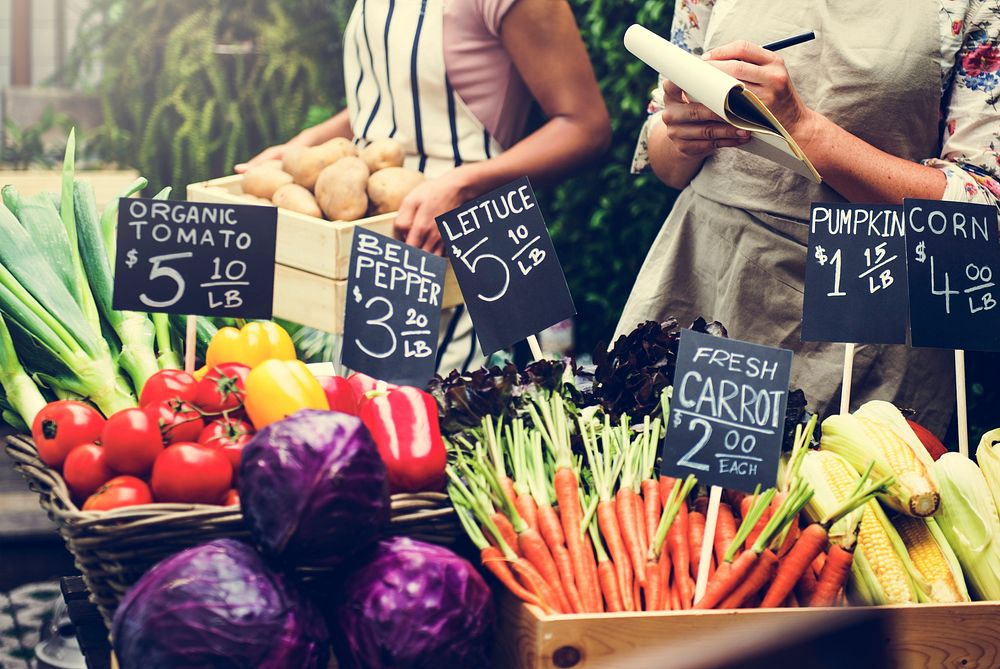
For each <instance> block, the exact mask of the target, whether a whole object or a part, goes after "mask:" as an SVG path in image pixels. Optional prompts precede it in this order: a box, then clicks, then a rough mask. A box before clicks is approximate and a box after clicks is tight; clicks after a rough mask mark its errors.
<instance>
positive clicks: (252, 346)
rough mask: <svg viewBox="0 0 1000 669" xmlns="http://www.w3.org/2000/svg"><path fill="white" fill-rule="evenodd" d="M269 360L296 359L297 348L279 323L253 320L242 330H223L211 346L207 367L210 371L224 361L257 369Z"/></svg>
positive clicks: (221, 329)
mask: <svg viewBox="0 0 1000 669" xmlns="http://www.w3.org/2000/svg"><path fill="white" fill-rule="evenodd" d="M270 358H276V359H278V360H295V345H294V344H293V343H292V338H291V337H290V336H288V333H287V332H285V330H284V328H282V327H281V326H280V325H278V324H277V323H272V322H270V321H254V322H252V323H247V324H246V325H244V326H243V327H242V328H241V329H239V330H237V329H236V328H232V327H224V328H220V329H219V331H218V332H216V333H215V335H214V336H213V337H212V341H210V342H209V343H208V351H207V352H206V353H205V365H206V366H207V367H208V368H209V369H211V368H212V367H214V366H215V365H219V364H222V363H224V362H240V363H243V364H244V365H247V366H248V367H251V368H252V367H256V366H257V365H259V364H260V363H262V362H263V361H265V360H268V359H270Z"/></svg>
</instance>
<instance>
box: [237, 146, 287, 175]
mask: <svg viewBox="0 0 1000 669" xmlns="http://www.w3.org/2000/svg"><path fill="white" fill-rule="evenodd" d="M287 150H288V144H276V145H274V146H269V147H267V148H266V149H264V150H263V151H261V152H260V153H258V154H257V155H256V156H254V157H253V158H251V159H250V160H248V161H246V162H245V163H240V164H238V165H236V166H235V167H234V169H235V170H236V173H237V174H243V173H244V172H246V171H247V170H249V169H250V168H252V167H256V166H257V165H260V164H262V163H266V162H267V161H269V160H281V159H282V158H284V157H285V151H287Z"/></svg>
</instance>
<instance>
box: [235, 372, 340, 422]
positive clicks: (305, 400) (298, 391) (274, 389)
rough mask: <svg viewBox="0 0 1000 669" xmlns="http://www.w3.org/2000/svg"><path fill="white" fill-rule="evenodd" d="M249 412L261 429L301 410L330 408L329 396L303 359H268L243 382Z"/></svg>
mask: <svg viewBox="0 0 1000 669" xmlns="http://www.w3.org/2000/svg"><path fill="white" fill-rule="evenodd" d="M244 386H245V387H246V399H245V400H244V404H243V407H244V408H245V409H246V412H247V415H248V416H249V417H250V422H252V423H253V425H254V427H255V428H257V429H258V430H261V429H263V428H264V427H265V426H267V425H270V424H271V423H274V422H276V421H279V420H281V419H282V418H287V417H288V416H291V415H292V414H293V413H295V412H296V411H299V410H300V409H329V408H330V405H329V403H328V402H327V400H326V393H325V392H324V391H323V386H321V385H320V383H319V381H317V380H316V377H315V376H313V374H312V372H310V371H309V368H308V367H306V364H305V363H304V362H302V361H300V360H273V359H272V360H265V361H264V362H262V363H260V364H259V365H257V366H256V367H254V368H253V369H252V370H250V373H249V374H248V375H247V378H246V381H244Z"/></svg>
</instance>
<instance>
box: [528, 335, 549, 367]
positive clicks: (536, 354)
mask: <svg viewBox="0 0 1000 669" xmlns="http://www.w3.org/2000/svg"><path fill="white" fill-rule="evenodd" d="M528 347H529V348H531V356H532V357H533V358H534V359H535V362H538V361H539V360H543V359H545V354H544V353H542V346H541V344H539V343H538V337H536V336H535V335H531V336H530V337H528Z"/></svg>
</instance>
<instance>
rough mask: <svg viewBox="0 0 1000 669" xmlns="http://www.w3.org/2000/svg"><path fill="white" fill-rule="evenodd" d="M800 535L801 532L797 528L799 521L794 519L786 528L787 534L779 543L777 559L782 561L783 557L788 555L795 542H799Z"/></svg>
mask: <svg viewBox="0 0 1000 669" xmlns="http://www.w3.org/2000/svg"><path fill="white" fill-rule="evenodd" d="M801 535H802V530H801V529H800V528H799V519H798V518H795V519H794V520H793V521H792V524H791V525H790V526H789V527H788V533H787V534H786V535H785V538H784V540H783V541H782V542H781V546H780V547H779V548H778V559H779V560H783V559H785V556H786V555H788V551H790V550H792V547H793V546H795V542H796V541H798V540H799V537H800V536H801Z"/></svg>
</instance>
